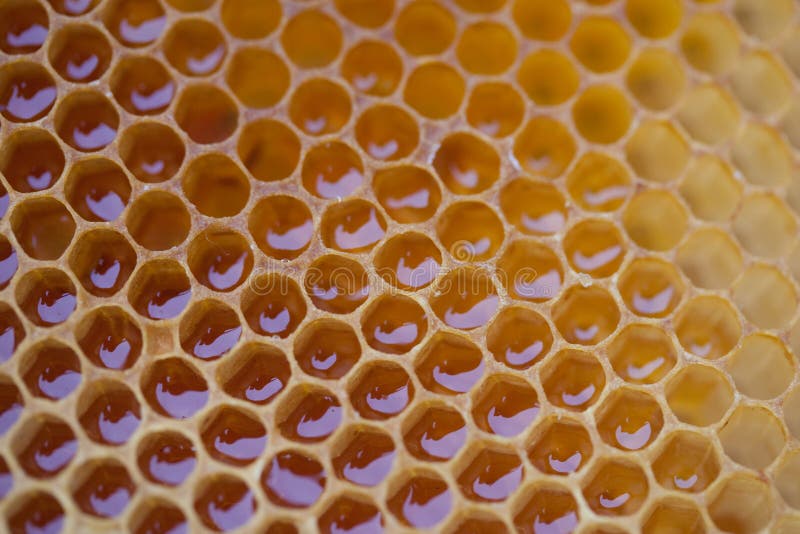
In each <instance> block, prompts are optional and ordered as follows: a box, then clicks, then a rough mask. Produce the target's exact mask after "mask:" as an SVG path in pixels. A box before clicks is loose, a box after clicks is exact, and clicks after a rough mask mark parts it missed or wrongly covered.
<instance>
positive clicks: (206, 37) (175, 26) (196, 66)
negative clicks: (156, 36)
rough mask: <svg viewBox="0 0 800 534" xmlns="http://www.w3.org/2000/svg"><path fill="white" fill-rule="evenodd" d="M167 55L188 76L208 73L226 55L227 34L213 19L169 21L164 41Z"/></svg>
mask: <svg viewBox="0 0 800 534" xmlns="http://www.w3.org/2000/svg"><path fill="white" fill-rule="evenodd" d="M162 46H163V49H164V57H166V59H167V61H169V63H170V65H172V66H173V67H174V68H175V70H177V71H178V72H180V73H182V74H185V75H186V76H208V75H210V74H212V73H214V72H215V71H216V70H217V69H218V68H219V66H220V65H221V64H222V61H223V60H224V58H225V54H226V52H227V47H226V46H225V38H224V37H223V36H222V33H221V32H220V31H219V29H218V28H217V26H216V25H215V24H213V23H212V22H210V21H207V20H203V19H199V18H198V19H195V18H186V19H180V20H177V21H175V22H173V23H172V24H170V27H169V30H168V31H167V34H166V35H165V36H164V39H163V41H162Z"/></svg>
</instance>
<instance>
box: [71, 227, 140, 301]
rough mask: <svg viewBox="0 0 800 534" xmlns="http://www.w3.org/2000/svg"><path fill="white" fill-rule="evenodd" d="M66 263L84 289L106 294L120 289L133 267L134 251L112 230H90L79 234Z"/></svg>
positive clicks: (134, 262) (96, 294)
mask: <svg viewBox="0 0 800 534" xmlns="http://www.w3.org/2000/svg"><path fill="white" fill-rule="evenodd" d="M69 266H70V269H72V272H73V273H75V276H76V277H77V279H78V282H80V284H81V286H83V288H84V289H85V290H86V291H88V292H89V293H91V294H92V295H95V296H98V297H109V296H111V295H114V294H115V293H117V292H118V291H119V290H120V289H122V287H123V286H124V285H125V282H127V281H128V278H129V277H130V276H131V273H132V272H133V270H134V269H135V268H136V251H134V250H133V247H132V246H131V244H130V243H129V242H128V240H127V239H126V238H125V236H124V235H122V234H120V233H119V232H116V231H115V230H111V229H105V228H98V229H94V230H89V231H88V232H84V233H83V234H81V235H80V236H78V240H77V241H76V243H75V246H74V247H73V249H72V252H71V253H70V255H69Z"/></svg>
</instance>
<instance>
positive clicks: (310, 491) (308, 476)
mask: <svg viewBox="0 0 800 534" xmlns="http://www.w3.org/2000/svg"><path fill="white" fill-rule="evenodd" d="M326 480H327V477H326V475H325V468H324V467H323V466H322V464H320V463H319V461H317V460H316V459H315V458H314V457H312V456H307V455H306V454H305V453H303V452H300V451H296V450H285V451H281V452H279V453H278V454H276V455H275V456H274V457H273V458H272V459H271V460H270V461H269V462H268V463H267V465H266V467H265V468H264V471H263V472H262V473H261V487H262V489H263V490H264V491H265V492H266V494H267V497H268V498H269V500H270V501H272V502H273V503H275V504H277V505H278V506H282V507H285V508H308V507H309V506H311V505H313V504H314V503H315V502H317V500H319V497H320V495H322V492H323V491H325V482H326Z"/></svg>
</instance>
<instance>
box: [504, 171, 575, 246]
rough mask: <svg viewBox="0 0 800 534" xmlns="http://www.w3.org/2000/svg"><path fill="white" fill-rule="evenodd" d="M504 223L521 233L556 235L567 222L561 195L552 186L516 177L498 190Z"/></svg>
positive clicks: (564, 202) (565, 209)
mask: <svg viewBox="0 0 800 534" xmlns="http://www.w3.org/2000/svg"><path fill="white" fill-rule="evenodd" d="M499 200H500V209H501V210H502V211H503V215H504V216H505V218H506V220H507V221H508V222H510V223H511V224H513V225H514V226H515V227H516V229H517V230H519V231H520V232H522V233H524V234H530V235H541V234H545V235H547V234H555V233H557V232H559V231H561V229H563V228H564V225H565V224H566V221H567V205H566V199H565V198H564V195H563V194H561V191H559V189H558V188H557V187H555V186H554V185H553V184H551V183H548V182H543V181H534V180H528V179H526V178H516V179H514V180H512V181H510V182H509V183H508V184H506V185H505V186H504V187H503V188H502V189H501V190H500V199H499Z"/></svg>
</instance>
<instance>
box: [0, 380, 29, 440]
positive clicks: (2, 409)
mask: <svg viewBox="0 0 800 534" xmlns="http://www.w3.org/2000/svg"><path fill="white" fill-rule="evenodd" d="M24 407H25V401H24V400H23V398H22V393H21V392H20V390H19V388H18V387H17V385H16V384H15V383H14V381H13V380H12V379H11V378H10V377H8V376H6V375H2V374H0V435H5V433H6V432H8V430H9V429H10V428H11V427H13V426H14V423H16V422H17V419H19V416H20V415H21V414H22V411H23V409H24Z"/></svg>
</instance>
